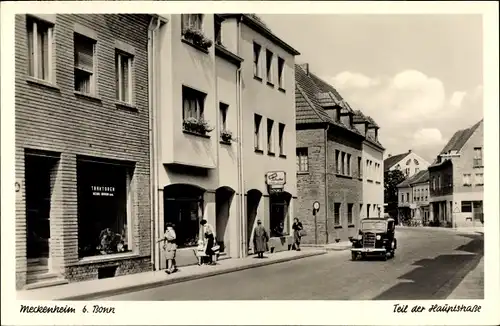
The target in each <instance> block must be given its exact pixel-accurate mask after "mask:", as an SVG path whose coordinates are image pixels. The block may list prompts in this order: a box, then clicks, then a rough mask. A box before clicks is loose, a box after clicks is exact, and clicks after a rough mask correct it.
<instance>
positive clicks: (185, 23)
mask: <svg viewBox="0 0 500 326" xmlns="http://www.w3.org/2000/svg"><path fill="white" fill-rule="evenodd" d="M181 21H182V32H184V31H185V30H186V29H188V28H192V29H196V30H202V29H203V14H182V15H181Z"/></svg>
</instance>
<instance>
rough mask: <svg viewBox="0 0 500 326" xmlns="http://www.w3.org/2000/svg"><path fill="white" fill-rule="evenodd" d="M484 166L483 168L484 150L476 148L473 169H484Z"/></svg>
mask: <svg viewBox="0 0 500 326" xmlns="http://www.w3.org/2000/svg"><path fill="white" fill-rule="evenodd" d="M478 154H479V155H478ZM482 166H483V148H482V147H474V158H473V167H482Z"/></svg>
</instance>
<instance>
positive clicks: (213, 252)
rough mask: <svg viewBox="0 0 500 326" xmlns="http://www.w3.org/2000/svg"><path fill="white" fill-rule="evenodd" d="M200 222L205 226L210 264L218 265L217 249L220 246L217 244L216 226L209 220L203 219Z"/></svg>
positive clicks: (204, 232)
mask: <svg viewBox="0 0 500 326" xmlns="http://www.w3.org/2000/svg"><path fill="white" fill-rule="evenodd" d="M200 224H201V225H202V226H203V234H204V235H205V241H206V246H207V247H206V249H205V254H206V255H207V257H209V263H208V264H209V265H217V251H218V246H217V245H216V244H215V234H214V228H213V226H212V225H210V224H209V223H208V222H207V220H205V219H203V220H201V222H200Z"/></svg>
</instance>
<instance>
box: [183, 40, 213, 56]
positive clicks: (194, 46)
mask: <svg viewBox="0 0 500 326" xmlns="http://www.w3.org/2000/svg"><path fill="white" fill-rule="evenodd" d="M181 40H182V43H186V44H187V45H190V46H192V47H193V48H195V49H196V50H198V51H201V52H203V53H206V54H208V53H209V52H208V49H205V48H203V47H201V46H199V45H196V44H194V43H193V42H191V41H189V40H187V39H185V38H184V37H183V38H182V39H181Z"/></svg>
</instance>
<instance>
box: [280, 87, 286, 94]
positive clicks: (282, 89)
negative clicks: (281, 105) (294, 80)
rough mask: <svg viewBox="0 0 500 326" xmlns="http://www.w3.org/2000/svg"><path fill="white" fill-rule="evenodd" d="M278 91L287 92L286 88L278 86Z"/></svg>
mask: <svg viewBox="0 0 500 326" xmlns="http://www.w3.org/2000/svg"><path fill="white" fill-rule="evenodd" d="M278 91H280V92H282V93H286V90H285V89H284V88H282V87H278Z"/></svg>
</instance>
